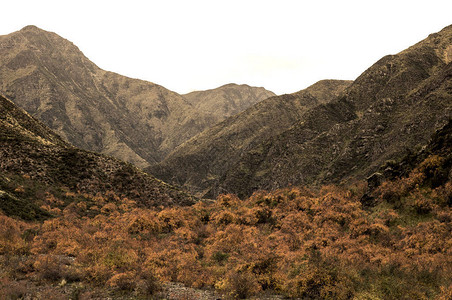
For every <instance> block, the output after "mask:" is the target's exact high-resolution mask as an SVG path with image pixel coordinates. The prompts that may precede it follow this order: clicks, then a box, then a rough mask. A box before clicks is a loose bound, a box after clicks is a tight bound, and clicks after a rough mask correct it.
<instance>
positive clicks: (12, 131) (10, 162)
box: [0, 96, 195, 219]
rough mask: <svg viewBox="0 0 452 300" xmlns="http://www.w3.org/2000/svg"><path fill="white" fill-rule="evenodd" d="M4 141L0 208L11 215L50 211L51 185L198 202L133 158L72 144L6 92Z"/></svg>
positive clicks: (152, 200)
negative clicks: (46, 207)
mask: <svg viewBox="0 0 452 300" xmlns="http://www.w3.org/2000/svg"><path fill="white" fill-rule="evenodd" d="M0 144H1V146H0V170H1V174H0V200H1V201H0V210H2V211H3V212H4V213H6V214H7V215H16V216H19V217H22V218H24V219H33V218H41V217H45V216H47V215H48V214H46V213H45V212H43V211H42V209H40V204H42V203H41V202H42V201H44V199H45V198H47V196H46V195H47V193H48V191H49V190H52V191H55V190H57V191H58V193H63V192H64V193H66V192H77V193H88V194H91V195H96V194H98V193H100V194H101V195H102V194H113V195H117V196H120V197H127V198H128V199H130V200H132V201H135V202H136V203H137V204H138V205H139V206H143V207H151V206H161V205H163V206H165V205H189V204H193V203H194V201H195V199H194V198H193V197H192V196H190V195H189V194H187V193H185V192H183V191H180V190H179V189H177V188H174V187H172V186H170V185H168V184H166V183H164V182H162V181H160V180H158V179H156V178H154V177H152V176H150V175H148V174H146V173H144V172H143V171H141V170H139V169H137V168H136V167H134V166H133V165H131V164H130V163H125V162H121V161H119V160H117V159H115V158H111V157H107V156H104V155H99V154H96V153H93V152H88V151H85V150H80V149H77V148H75V147H73V146H71V145H69V144H68V143H66V142H65V141H63V140H62V139H61V138H60V137H59V136H58V135H56V134H55V133H53V132H52V131H51V130H50V129H48V128H47V127H46V126H45V125H44V124H42V123H41V122H39V121H37V120H36V119H34V118H33V117H31V116H30V115H29V114H28V113H26V112H25V111H23V110H22V109H20V108H18V107H17V106H16V105H15V104H14V103H13V102H12V101H10V100H8V99H7V98H5V97H3V96H0ZM24 187H27V189H24ZM67 204H68V203H66V205H67Z"/></svg>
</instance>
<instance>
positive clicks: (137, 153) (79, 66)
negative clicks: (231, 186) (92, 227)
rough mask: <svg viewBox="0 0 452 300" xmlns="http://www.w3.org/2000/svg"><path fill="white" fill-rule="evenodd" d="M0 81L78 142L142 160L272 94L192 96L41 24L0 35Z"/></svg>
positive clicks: (238, 89)
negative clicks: (124, 68) (114, 68)
mask: <svg viewBox="0 0 452 300" xmlns="http://www.w3.org/2000/svg"><path fill="white" fill-rule="evenodd" d="M0 82H1V84H0V90H1V91H2V92H3V93H4V94H5V95H6V96H7V97H9V98H10V99H12V100H13V101H14V102H15V103H16V104H17V105H19V106H20V107H22V108H24V109H25V110H26V111H28V112H29V113H30V114H31V115H33V116H35V117H37V118H39V119H40V120H42V121H43V122H44V123H45V124H46V125H47V126H49V127H50V128H51V129H53V130H55V131H56V132H57V133H58V134H60V135H61V136H62V137H63V138H64V139H65V140H67V141H69V142H70V143H71V144H73V145H75V146H77V147H80V148H83V149H87V150H91V151H96V152H100V153H104V154H108V155H112V156H115V157H117V158H120V159H122V160H126V161H129V162H132V163H134V164H136V165H137V166H141V167H145V166H148V165H149V164H153V163H156V162H159V161H160V160H162V159H163V158H164V157H165V156H166V154H168V153H169V152H170V151H171V150H173V149H174V148H175V147H176V146H177V145H179V144H181V143H182V142H184V141H186V140H188V139H189V138H190V137H192V136H194V135H195V134H197V133H199V132H201V131H203V130H204V129H206V128H208V127H210V126H212V125H214V124H215V123H216V122H217V121H221V120H223V119H224V118H225V117H227V116H230V115H232V114H234V113H236V112H239V111H241V110H243V109H245V108H246V107H248V106H250V105H251V104H253V103H255V102H256V101H259V100H263V99H264V98H266V97H267V96H268V95H272V93H271V92H268V91H265V90H264V89H262V88H251V87H245V86H229V88H227V89H226V88H220V89H219V91H218V92H217V91H216V90H212V91H210V92H206V93H202V95H199V97H200V98H199V99H198V98H197V95H198V94H199V93H192V94H190V95H188V96H187V97H188V98H187V99H185V97H184V96H181V95H179V94H177V93H175V92H172V91H169V90H167V89H165V88H164V87H162V86H159V85H157V84H154V83H151V82H146V81H142V80H137V79H131V78H127V77H124V76H121V75H118V74H115V73H111V72H107V71H104V70H101V69H100V68H98V67H97V66H96V65H95V64H94V63H92V62H91V61H89V60H88V59H87V58H86V57H85V56H84V55H83V53H82V52H81V51H80V50H79V49H78V48H77V47H76V46H75V45H73V44H72V43H71V42H69V41H67V40H65V39H63V38H61V37H60V36H58V35H57V34H55V33H51V32H47V31H44V30H41V29H39V28H37V27H35V26H27V27H25V28H23V29H22V30H20V31H18V32H14V33H12V34H9V35H6V36H1V37H0ZM210 95H212V96H210ZM236 95H237V96H238V97H239V99H234V97H235V96H236ZM231 101H232V102H231ZM221 103H231V105H230V106H229V105H226V104H225V105H223V109H222V110H221V111H220V110H218V111H217V112H216V114H215V115H214V116H212V113H211V112H209V111H205V112H204V111H203V109H204V108H205V107H213V106H218V105H222V104H221Z"/></svg>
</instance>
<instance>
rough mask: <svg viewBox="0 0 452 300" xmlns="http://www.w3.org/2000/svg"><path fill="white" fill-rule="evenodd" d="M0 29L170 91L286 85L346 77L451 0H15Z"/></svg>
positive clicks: (449, 16)
mask: <svg viewBox="0 0 452 300" xmlns="http://www.w3.org/2000/svg"><path fill="white" fill-rule="evenodd" d="M1 7H2V16H1V17H0V35H3V34H8V33H11V32H14V31H17V30H20V29H21V28H23V27H25V26H26V25H36V26H38V27H40V28H41V29H44V30H47V31H52V32H55V33H57V34H59V35H60V36H62V37H64V38H66V39H68V40H70V41H71V42H73V43H74V44H75V45H77V46H78V47H79V48H80V50H81V51H82V52H83V53H84V54H85V55H86V56H87V57H88V58H89V59H90V60H91V61H93V62H94V63H95V64H96V65H98V66H99V67H100V68H102V69H104V70H108V71H113V72H116V73H119V74H121V75H125V76H129V77H133V78H139V79H143V80H148V81H151V82H154V83H157V84H160V85H162V86H164V87H166V88H168V89H170V90H173V91H175V92H178V93H188V92H191V91H194V90H206V89H212V88H216V87H218V86H221V85H223V84H227V83H237V84H248V85H252V86H263V87H265V88H266V89H269V90H271V91H273V92H275V93H276V94H284V93H293V92H296V91H299V90H301V89H303V88H306V87H307V86H309V85H311V84H313V83H315V82H316V81H318V80H321V79H349V80H353V79H355V78H356V77H357V76H359V75H360V74H361V73H362V72H363V71H365V70H366V69H367V68H368V67H370V66H371V65H372V64H373V63H375V62H376V61H377V60H378V59H380V58H381V57H383V56H384V55H387V54H396V53H398V52H400V51H402V50H404V49H406V48H407V47H409V46H411V45H413V44H415V43H417V42H418V41H420V40H422V39H424V38H426V37H427V36H428V35H429V34H430V33H433V32H437V31H440V30H441V29H442V28H444V27H446V26H448V25H451V24H452V1H450V0H429V1H425V0H424V1H418V0H411V1H397V0H389V1H388V0H380V1H365V0H360V1H351V0H350V1H348V0H346V1H338V0H336V1H333V0H331V1H322V0H317V1H314V0H312V1H303V0H298V1H296V0H278V1H276V0H275V1H266V0H241V1H237V0H227V1H223V0H193V1H189V0H165V1H164V0H162V1H153V0H147V1H138V0H128V1H115V0H110V1H104V0H89V1H85V0H78V1H61V0H57V1H53V0H40V1H36V0H27V1H24V0H14V1H5V3H2V5H1Z"/></svg>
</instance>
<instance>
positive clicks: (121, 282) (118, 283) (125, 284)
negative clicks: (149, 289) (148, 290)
mask: <svg viewBox="0 0 452 300" xmlns="http://www.w3.org/2000/svg"><path fill="white" fill-rule="evenodd" d="M107 284H108V285H109V286H110V287H112V288H115V289H118V290H121V291H133V290H134V289H135V287H136V273H135V272H133V271H129V272H124V273H119V274H116V275H113V277H111V278H110V279H109V280H108V281H107Z"/></svg>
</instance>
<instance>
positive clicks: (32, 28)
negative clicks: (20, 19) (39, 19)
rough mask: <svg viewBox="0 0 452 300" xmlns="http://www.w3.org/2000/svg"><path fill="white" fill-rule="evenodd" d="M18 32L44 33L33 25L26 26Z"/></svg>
mask: <svg viewBox="0 0 452 300" xmlns="http://www.w3.org/2000/svg"><path fill="white" fill-rule="evenodd" d="M20 31H44V30H42V29H41V28H39V27H38V26H35V25H27V26H25V27H24V28H22V29H21V30H20Z"/></svg>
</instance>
